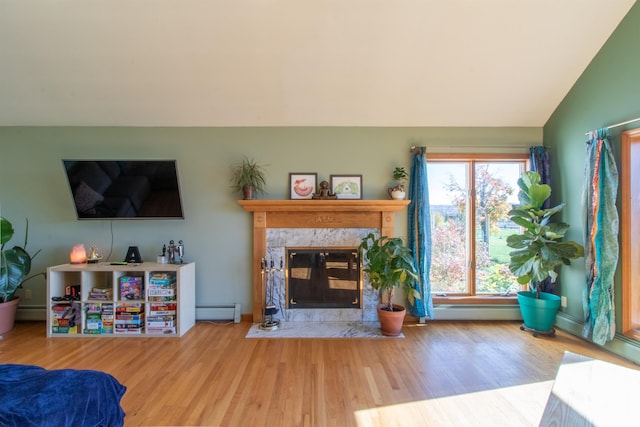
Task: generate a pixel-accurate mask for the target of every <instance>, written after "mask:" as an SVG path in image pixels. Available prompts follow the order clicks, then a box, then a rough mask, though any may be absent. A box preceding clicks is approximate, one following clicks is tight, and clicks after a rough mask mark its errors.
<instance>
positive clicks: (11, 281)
mask: <svg viewBox="0 0 640 427" xmlns="http://www.w3.org/2000/svg"><path fill="white" fill-rule="evenodd" d="M13 234H14V230H13V226H12V225H11V222H9V220H7V219H6V218H3V217H0V333H4V332H7V331H9V330H11V329H12V328H13V322H14V320H15V314H16V309H17V307H18V303H19V299H18V298H16V297H15V293H16V290H17V289H18V288H19V287H20V286H21V285H22V283H24V281H25V280H28V279H30V278H31V277H33V276H31V277H27V276H28V274H29V272H30V271H31V260H32V259H33V258H34V257H35V256H36V255H37V254H38V253H39V252H40V251H37V252H36V253H35V254H34V255H33V256H31V255H29V253H28V252H27V250H26V249H25V248H26V247H27V240H28V237H29V221H27V228H26V231H25V237H24V245H23V246H17V245H16V246H14V247H12V248H10V249H5V248H4V247H5V244H6V243H8V242H9V240H11V238H12V237H13ZM39 274H42V273H39ZM3 316H6V319H4V320H3V319H2V317H3Z"/></svg>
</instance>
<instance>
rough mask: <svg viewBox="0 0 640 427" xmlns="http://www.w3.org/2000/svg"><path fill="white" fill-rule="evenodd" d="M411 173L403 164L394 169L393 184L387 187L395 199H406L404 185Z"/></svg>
mask: <svg viewBox="0 0 640 427" xmlns="http://www.w3.org/2000/svg"><path fill="white" fill-rule="evenodd" d="M408 178H409V175H408V174H407V171H406V170H405V169H404V167H402V166H398V167H396V168H395V169H394V170H393V180H394V182H393V185H392V186H391V187H389V188H388V189H387V191H388V193H389V196H390V197H391V198H392V199H394V200H404V198H405V197H406V195H407V193H406V191H405V189H404V185H405V183H406V182H407V179H408Z"/></svg>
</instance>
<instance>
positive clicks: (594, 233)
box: [582, 129, 619, 344]
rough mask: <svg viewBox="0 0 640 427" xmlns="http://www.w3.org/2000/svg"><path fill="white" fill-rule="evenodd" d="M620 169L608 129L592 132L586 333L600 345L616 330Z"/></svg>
mask: <svg viewBox="0 0 640 427" xmlns="http://www.w3.org/2000/svg"><path fill="white" fill-rule="evenodd" d="M617 192H618V168H617V167H616V162H615V158H614V156H613V151H612V149H611V143H610V142H609V131H608V129H599V130H597V131H592V132H591V133H590V135H589V141H587V159H586V165H585V181H584V189H583V205H584V211H583V214H584V215H583V222H584V224H583V225H584V233H585V236H584V243H585V244H584V251H585V255H584V256H585V267H586V286H585V289H584V291H583V308H584V314H585V324H584V328H583V331H582V335H583V336H584V337H585V338H590V339H592V340H593V341H594V342H595V343H597V344H604V343H605V342H607V341H610V340H612V339H613V337H614V335H615V332H616V322H615V306H614V288H613V276H614V274H615V271H616V266H617V264H618V248H619V245H618V210H617V208H616V195H617Z"/></svg>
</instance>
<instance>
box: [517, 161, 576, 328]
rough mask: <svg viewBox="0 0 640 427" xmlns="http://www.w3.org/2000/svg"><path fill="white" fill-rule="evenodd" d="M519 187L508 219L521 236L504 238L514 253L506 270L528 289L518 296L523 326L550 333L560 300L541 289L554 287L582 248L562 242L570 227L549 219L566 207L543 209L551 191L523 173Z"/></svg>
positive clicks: (535, 176)
mask: <svg viewBox="0 0 640 427" xmlns="http://www.w3.org/2000/svg"><path fill="white" fill-rule="evenodd" d="M518 187H519V188H520V191H519V193H518V199H519V202H520V204H518V205H515V206H514V207H513V209H512V210H511V211H510V212H509V217H510V219H511V221H513V222H514V223H515V224H517V225H519V226H520V227H522V229H523V232H522V234H513V235H511V236H509V237H507V245H508V246H509V247H510V248H512V249H513V251H511V252H510V253H509V257H510V263H509V269H510V270H511V271H512V272H513V274H515V276H516V277H517V280H518V283H520V284H521V285H524V284H528V285H529V290H528V291H522V292H519V293H518V302H519V303H520V308H521V312H522V316H523V319H524V325H525V326H526V327H527V328H529V329H532V330H534V331H541V332H545V331H550V330H552V325H553V322H554V320H555V315H556V312H557V311H558V308H559V306H560V298H559V297H557V296H556V295H553V294H552V293H550V292H544V290H545V289H542V288H543V286H544V284H545V283H546V282H550V283H551V284H553V283H555V281H556V279H557V277H558V272H557V270H558V268H559V267H560V266H562V265H570V264H571V260H572V259H577V258H580V257H583V256H584V247H583V246H582V245H580V244H578V243H576V242H574V241H563V239H564V236H565V234H566V232H567V230H568V229H569V225H568V224H566V223H564V222H552V221H551V218H552V216H553V215H555V214H556V213H558V212H560V211H561V210H562V209H563V208H564V206H565V204H564V203H561V204H559V205H557V206H554V207H551V208H545V207H544V204H545V201H546V200H547V199H549V197H551V187H550V186H549V185H547V184H541V183H540V175H539V174H538V173H537V172H531V171H528V172H525V173H524V174H523V176H522V177H521V178H520V179H519V180H518ZM531 300H533V301H531ZM539 316H544V317H545V318H544V319H543V318H541V317H539Z"/></svg>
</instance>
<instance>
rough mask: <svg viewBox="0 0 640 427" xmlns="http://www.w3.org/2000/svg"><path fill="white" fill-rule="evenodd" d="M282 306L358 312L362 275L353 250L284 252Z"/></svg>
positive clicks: (306, 249)
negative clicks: (284, 268) (352, 309)
mask: <svg viewBox="0 0 640 427" xmlns="http://www.w3.org/2000/svg"><path fill="white" fill-rule="evenodd" d="M286 254H287V255H286V260H287V268H286V275H285V277H286V280H285V282H286V283H285V286H286V302H287V304H286V306H287V308H288V309H303V308H361V306H362V287H361V283H362V274H361V268H360V257H359V256H358V249H357V248H339V247H329V248H308V247H298V248H287V249H286Z"/></svg>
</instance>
